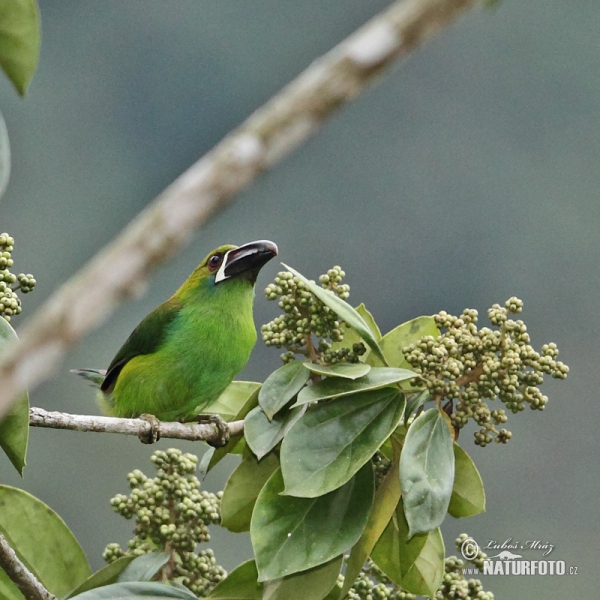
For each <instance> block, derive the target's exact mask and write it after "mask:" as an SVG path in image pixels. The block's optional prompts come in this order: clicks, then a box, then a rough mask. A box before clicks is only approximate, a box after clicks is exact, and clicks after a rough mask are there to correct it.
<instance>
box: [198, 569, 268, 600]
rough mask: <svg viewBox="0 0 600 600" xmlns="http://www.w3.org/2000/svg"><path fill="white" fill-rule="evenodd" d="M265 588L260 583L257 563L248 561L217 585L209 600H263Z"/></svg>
mask: <svg viewBox="0 0 600 600" xmlns="http://www.w3.org/2000/svg"><path fill="white" fill-rule="evenodd" d="M263 587H264V584H262V583H259V582H258V571H257V570H256V563H255V562H254V561H253V560H248V561H246V562H245V563H242V564H241V565H240V566H239V567H236V568H235V569H234V570H233V571H231V573H229V575H228V576H227V577H226V578H225V579H223V581H220V582H219V583H217V585H216V586H215V587H214V588H213V590H212V592H211V593H210V596H209V597H208V598H207V600H262V597H263Z"/></svg>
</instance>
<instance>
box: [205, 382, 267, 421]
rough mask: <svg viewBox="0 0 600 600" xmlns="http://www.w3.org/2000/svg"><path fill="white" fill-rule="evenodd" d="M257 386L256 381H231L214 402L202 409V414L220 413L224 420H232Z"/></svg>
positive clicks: (258, 386) (258, 385)
mask: <svg viewBox="0 0 600 600" xmlns="http://www.w3.org/2000/svg"><path fill="white" fill-rule="evenodd" d="M259 388H260V383H258V382H256V381H232V382H231V383H230V384H229V385H228V386H227V387H226V388H225V391H224V392H223V393H222V394H221V395H220V396H219V398H218V400H217V401H216V402H215V403H214V404H211V405H210V406H209V407H208V408H205V409H202V414H211V415H221V417H223V418H224V419H225V420H226V421H234V420H235V419H236V416H237V414H238V413H239V412H240V409H241V408H242V407H243V406H244V404H245V403H246V401H247V400H248V398H249V397H250V396H252V394H253V393H254V392H256V391H257V390H258V389H259Z"/></svg>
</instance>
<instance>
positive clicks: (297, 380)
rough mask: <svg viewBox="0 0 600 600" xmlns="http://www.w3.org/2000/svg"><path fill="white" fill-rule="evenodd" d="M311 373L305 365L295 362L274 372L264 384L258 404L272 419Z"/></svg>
mask: <svg viewBox="0 0 600 600" xmlns="http://www.w3.org/2000/svg"><path fill="white" fill-rule="evenodd" d="M309 377H310V373H309V372H308V371H307V370H306V369H305V368H304V367H303V363H302V362H301V361H298V360H294V361H292V362H290V363H287V364H285V365H283V367H280V368H279V369H277V371H273V373H271V374H270V375H269V376H268V377H267V378H266V379H265V382H264V383H263V386H262V388H260V393H259V394H258V404H259V405H260V407H261V408H262V409H263V412H264V413H265V415H267V417H268V418H269V420H270V419H272V418H273V416H274V415H275V414H276V413H278V412H279V411H280V410H281V409H282V408H283V407H284V406H285V405H286V404H287V403H288V402H289V401H290V400H291V399H292V398H293V397H294V396H295V395H296V394H297V393H298V392H299V391H300V390H301V389H302V388H303V387H304V384H305V383H306V382H307V381H308V378H309Z"/></svg>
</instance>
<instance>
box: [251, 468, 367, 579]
mask: <svg viewBox="0 0 600 600" xmlns="http://www.w3.org/2000/svg"><path fill="white" fill-rule="evenodd" d="M282 491H283V477H282V475H281V470H277V471H275V473H273V475H271V477H270V478H269V480H268V481H267V483H266V485H265V486H264V487H263V489H262V490H261V492H260V494H259V495H258V499H257V501H256V505H255V507H254V513H253V514H252V523H251V524H250V536H251V539H252V546H253V548H254V555H255V557H256V563H257V566H258V572H259V580H260V581H266V580H269V579H279V578H281V577H285V576H287V575H291V574H292V573H298V572H299V571H306V570H307V569H311V568H312V567H316V566H318V565H322V564H324V563H326V562H328V561H330V560H331V559H332V558H335V557H336V556H339V555H340V554H342V553H343V552H345V551H346V550H348V549H349V548H350V547H352V546H353V545H354V544H355V543H356V542H357V540H358V538H359V537H360V535H361V533H362V531H363V529H364V528H365V525H366V522H367V517H368V515H369V510H370V509H371V504H372V502H373V469H372V467H371V465H370V464H366V465H365V466H364V467H363V468H362V469H361V470H360V471H359V472H358V473H357V474H356V475H355V476H354V477H353V478H352V479H351V480H350V481H349V482H348V483H347V484H346V485H344V486H343V487H341V488H339V489H337V490H335V491H333V492H330V493H329V494H326V495H325V496H320V497H318V498H294V497H293V496H282V495H281V492H282Z"/></svg>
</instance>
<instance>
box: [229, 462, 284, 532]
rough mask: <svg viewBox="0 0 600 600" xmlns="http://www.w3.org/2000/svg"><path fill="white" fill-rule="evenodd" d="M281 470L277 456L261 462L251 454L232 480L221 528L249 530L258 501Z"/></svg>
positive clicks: (239, 530) (240, 465)
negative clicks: (264, 487)
mask: <svg viewBox="0 0 600 600" xmlns="http://www.w3.org/2000/svg"><path fill="white" fill-rule="evenodd" d="M278 467H279V460H277V457H276V456H275V455H274V454H268V455H267V456H265V457H264V458H263V459H262V460H261V461H259V460H258V459H257V458H256V457H255V456H254V455H253V454H251V453H250V452H249V453H248V454H247V456H245V457H244V459H243V460H242V462H241V463H240V464H239V465H238V467H237V469H235V471H234V472H233V473H232V474H231V476H230V477H229V481H227V484H226V485H225V489H224V490H223V498H222V500H221V526H222V527H226V528H227V529H229V531H233V532H236V533H240V532H242V531H249V530H250V520H251V518H252V510H253V509H254V504H255V503H256V498H257V497H258V494H259V492H260V490H261V489H262V487H263V485H264V484H265V483H266V482H267V479H269V477H270V476H271V475H272V474H273V473H274V471H275V470H276V469H277V468H278Z"/></svg>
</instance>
